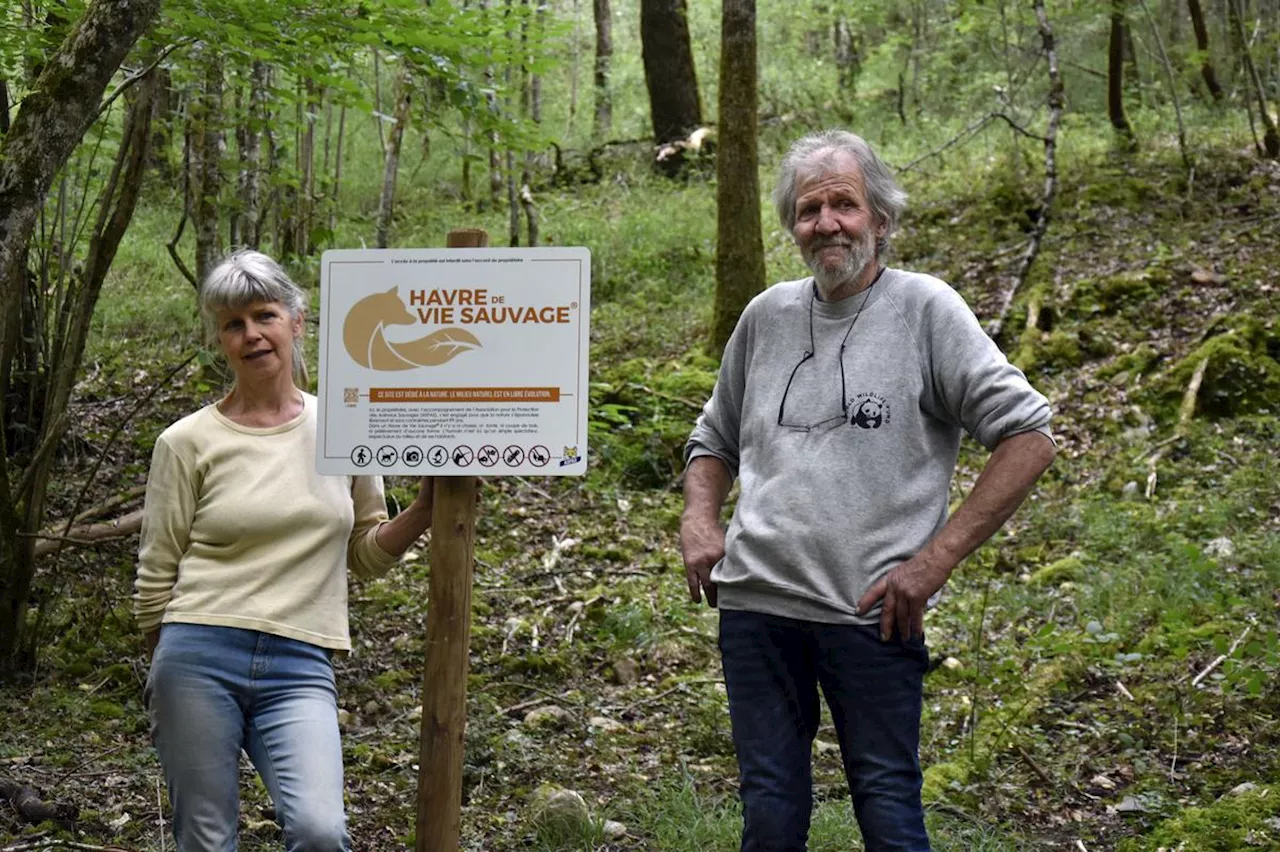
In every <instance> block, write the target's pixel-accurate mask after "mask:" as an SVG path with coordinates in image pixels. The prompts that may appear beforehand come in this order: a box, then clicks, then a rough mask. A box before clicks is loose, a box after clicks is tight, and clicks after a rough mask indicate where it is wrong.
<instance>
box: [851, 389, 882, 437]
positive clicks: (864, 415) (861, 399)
mask: <svg viewBox="0 0 1280 852" xmlns="http://www.w3.org/2000/svg"><path fill="white" fill-rule="evenodd" d="M850 408H851V410H852V411H853V414H852V416H851V417H850V419H849V425H851V426H856V427H858V428H859V429H879V428H880V427H881V426H884V425H887V424H888V422H889V401H888V400H887V399H885V398H884V397H883V396H881V395H880V394H878V393H864V394H859V395H858V396H856V397H854V399H853V405H852V406H850Z"/></svg>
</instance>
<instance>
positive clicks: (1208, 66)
mask: <svg viewBox="0 0 1280 852" xmlns="http://www.w3.org/2000/svg"><path fill="white" fill-rule="evenodd" d="M1187 9H1188V10H1189V11H1190V12H1191V28H1192V29H1193V30H1195V34H1196V50H1197V51H1198V52H1199V54H1200V76H1201V77H1203V78H1204V84H1205V86H1206V87H1207V88H1208V89H1209V94H1210V95H1211V96H1212V97H1213V100H1214V102H1215V103H1216V102H1218V101H1221V100H1222V85H1221V84H1220V83H1219V82H1218V75H1217V74H1216V73H1215V72H1214V70H1213V61H1212V59H1211V58H1210V56H1209V29H1208V28H1207V27H1206V26H1205V24H1204V9H1202V8H1201V7H1200V0H1187Z"/></svg>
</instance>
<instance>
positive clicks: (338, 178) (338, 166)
mask: <svg viewBox="0 0 1280 852" xmlns="http://www.w3.org/2000/svg"><path fill="white" fill-rule="evenodd" d="M346 129H347V105H346V104H343V105H342V106H341V107H340V108H339V109H338V146H337V149H336V150H335V151H334V152H333V192H332V193H331V194H330V198H329V233H330V234H332V233H333V232H334V229H335V228H336V227H337V225H338V218H337V217H338V199H339V197H341V191H342V140H343V138H344V137H345V136H346Z"/></svg>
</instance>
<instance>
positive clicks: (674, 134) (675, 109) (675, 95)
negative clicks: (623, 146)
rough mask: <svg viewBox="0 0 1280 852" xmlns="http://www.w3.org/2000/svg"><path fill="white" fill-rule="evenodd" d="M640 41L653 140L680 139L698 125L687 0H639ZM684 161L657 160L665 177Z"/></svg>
mask: <svg viewBox="0 0 1280 852" xmlns="http://www.w3.org/2000/svg"><path fill="white" fill-rule="evenodd" d="M640 41H641V44H642V55H643V59H644V81H645V85H646V87H648V90H649V114H650V117H651V119H652V121H653V141H654V142H655V143H656V144H657V145H659V146H661V145H665V144H667V143H670V142H678V141H680V140H682V139H685V138H687V137H688V136H689V134H691V133H692V132H693V131H694V130H696V129H697V128H698V127H699V126H700V125H701V124H702V105H701V103H700V102H699V100H698V77H697V73H696V71H695V69H694V66H693V48H692V46H691V44H690V41H689V21H688V14H687V9H686V7H685V0H640ZM683 165H684V161H683V157H682V156H680V154H676V155H675V156H671V157H667V158H666V159H664V160H662V161H660V162H659V163H658V167H659V169H661V170H662V172H663V173H665V174H666V175H667V176H668V177H674V176H675V175H676V174H677V173H679V171H680V169H681V167H682V166H683Z"/></svg>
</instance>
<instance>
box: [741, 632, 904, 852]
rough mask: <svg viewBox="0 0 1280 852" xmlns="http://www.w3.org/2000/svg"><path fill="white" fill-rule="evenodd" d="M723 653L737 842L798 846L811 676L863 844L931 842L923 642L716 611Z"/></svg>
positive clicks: (756, 846)
mask: <svg viewBox="0 0 1280 852" xmlns="http://www.w3.org/2000/svg"><path fill="white" fill-rule="evenodd" d="M720 654H721V659H722V660H723V663H724V679H725V686H726V688H727V690H728V693H729V717H730V721H731V722H732V725H733V745H734V750H735V751H736V752H737V755H738V770H739V778H740V784H741V796H742V809H743V832H742V852H804V850H805V848H806V843H807V839H808V836H809V818H810V814H811V812H812V810H813V770H812V766H811V764H810V755H811V751H812V747H813V738H814V736H815V735H816V734H817V733H818V715H819V707H818V687H819V686H821V687H822V692H823V694H824V695H825V696H826V699H827V706H828V707H830V708H831V717H832V721H833V722H834V723H835V729H836V736H837V737H838V739H839V742H840V754H841V756H842V757H843V758H844V771H845V777H846V778H848V780H849V790H850V793H851V794H852V797H853V809H854V814H855V815H856V816H857V818H858V826H859V827H860V828H861V829H862V838H863V842H864V843H865V845H866V849H867V850H868V852H889V850H895V851H896V850H902V852H927V850H928V849H929V837H928V835H927V834H926V833H925V828H924V807H923V805H922V803H921V801H920V788H921V785H922V783H923V777H922V776H921V774H920V758H919V749H920V711H921V704H922V702H923V690H924V674H925V670H926V669H927V668H928V662H929V653H928V651H927V650H926V649H925V646H924V642H923V640H920V639H916V640H912V641H907V642H903V641H900V640H898V639H896V638H895V639H893V640H891V641H889V642H881V641H880V637H879V634H878V632H877V629H876V628H875V627H864V626H861V625H852V624H819V623H816V622H810V621H797V620H796V619H791V618H781V617H778V616H772V615H763V614H760V613H754V612H741V611H734V610H721V612H720Z"/></svg>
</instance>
